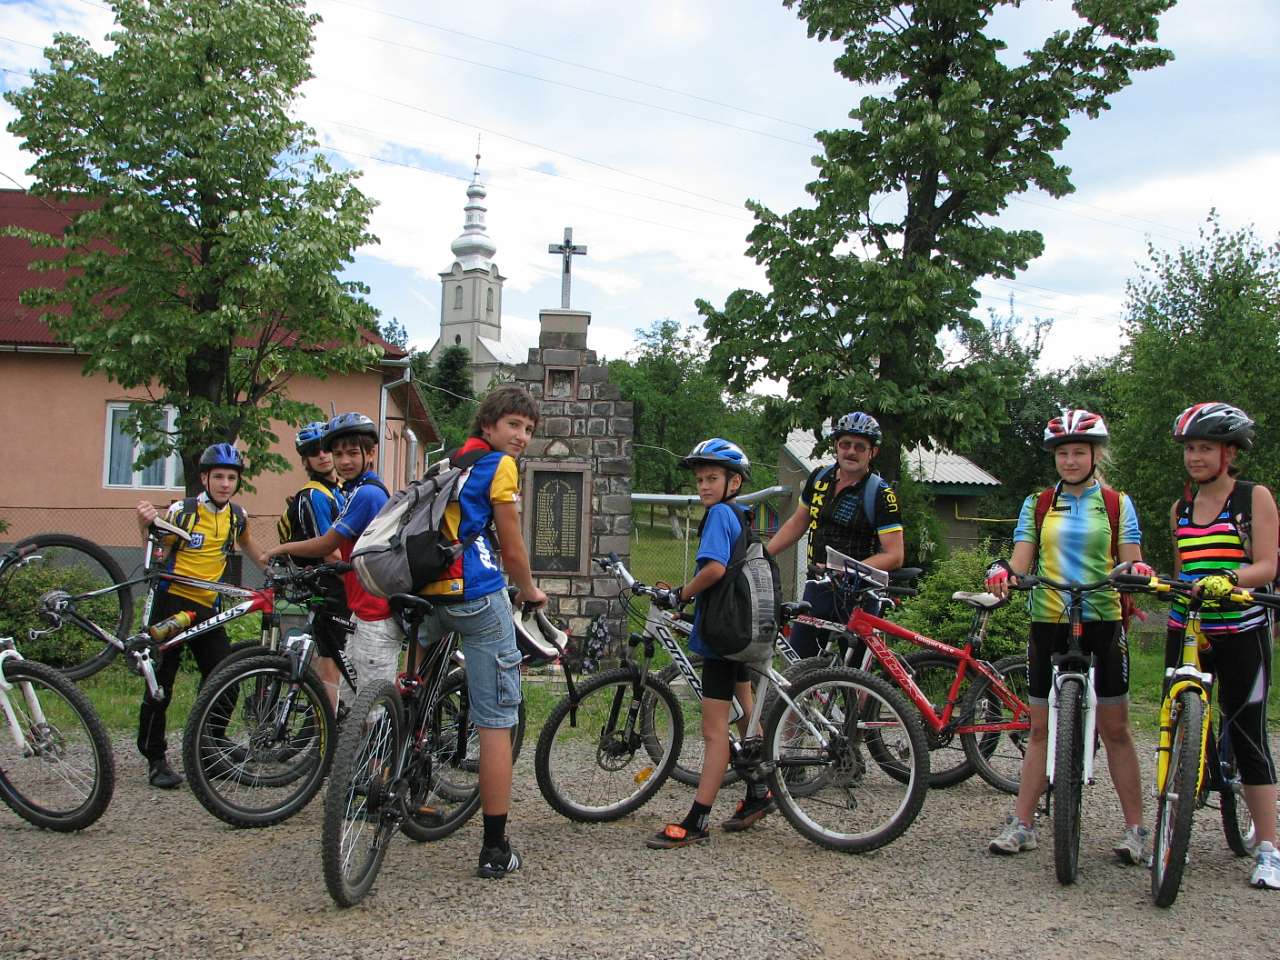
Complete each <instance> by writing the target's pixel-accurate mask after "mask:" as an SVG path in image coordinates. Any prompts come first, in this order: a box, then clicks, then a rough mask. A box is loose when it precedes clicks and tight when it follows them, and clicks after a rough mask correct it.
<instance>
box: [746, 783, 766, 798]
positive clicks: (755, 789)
mask: <svg viewBox="0 0 1280 960" xmlns="http://www.w3.org/2000/svg"><path fill="white" fill-rule="evenodd" d="M768 795H769V784H768V783H766V782H765V781H764V780H748V781H747V799H748V800H763V799H764V798H765V797H767V796H768Z"/></svg>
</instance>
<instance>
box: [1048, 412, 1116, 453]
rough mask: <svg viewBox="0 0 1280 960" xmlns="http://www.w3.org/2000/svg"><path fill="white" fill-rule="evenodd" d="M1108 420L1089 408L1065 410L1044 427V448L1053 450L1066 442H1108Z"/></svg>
mask: <svg viewBox="0 0 1280 960" xmlns="http://www.w3.org/2000/svg"><path fill="white" fill-rule="evenodd" d="M1110 439H1111V437H1110V434H1108V433H1107V424H1106V421H1104V420H1103V419H1102V417H1101V416H1099V415H1098V414H1096V413H1092V412H1090V411H1088V410H1063V411H1062V416H1060V417H1054V418H1053V419H1052V420H1050V421H1049V422H1048V423H1047V424H1046V425H1045V428H1044V448H1045V449H1046V450H1052V449H1053V448H1054V447H1057V446H1061V445H1062V444H1064V443H1093V444H1097V443H1106V442H1107V441H1108V440H1110Z"/></svg>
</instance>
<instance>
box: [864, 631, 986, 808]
mask: <svg viewBox="0 0 1280 960" xmlns="http://www.w3.org/2000/svg"><path fill="white" fill-rule="evenodd" d="M902 662H903V664H904V665H905V666H906V668H907V672H908V673H910V674H911V679H912V680H914V681H915V684H916V686H918V687H919V688H920V692H921V693H923V694H924V695H925V697H926V698H928V700H929V704H930V706H932V707H933V712H934V713H935V714H937V715H938V716H942V713H943V711H944V710H945V709H946V705H947V694H948V693H950V692H951V684H952V683H954V682H955V679H956V669H957V666H958V664H959V661H957V660H954V659H952V658H951V657H947V656H944V655H942V654H939V653H932V652H930V651H927V650H926V651H922V652H920V653H913V654H909V655H908V656H906V657H903V658H902ZM877 667H879V664H877ZM880 669H882V668H880ZM876 675H877V676H879V675H880V673H879V670H877V673H876ZM982 679H983V680H984V681H985V679H986V678H985V677H984V678H982ZM972 685H973V684H972V681H971V680H970V679H968V678H966V681H965V683H963V684H962V685H961V687H960V691H959V692H958V693H957V695H956V699H957V702H963V700H964V698H965V697H966V696H967V695H968V692H969V688H970V687H971V686H972ZM895 686H896V684H895ZM953 716H960V714H959V713H958V712H953ZM921 726H922V727H923V729H924V735H925V739H926V741H927V742H928V744H929V786H930V787H951V786H955V785H956V784H957V783H960V782H962V781H964V780H967V779H969V777H971V776H973V764H972V763H971V762H970V761H969V758H968V757H967V756H966V755H965V752H964V750H963V748H962V747H961V745H960V744H959V743H958V742H956V739H955V737H954V735H952V734H949V733H939V734H935V733H934V732H933V731H932V730H931V729H929V727H928V726H926V725H925V724H924V723H923V722H922V723H921ZM867 749H868V750H869V751H870V753H871V756H873V757H874V758H875V761H876V763H878V764H880V765H881V766H882V767H883V768H884V772H885V773H887V774H888V775H889V776H891V777H894V778H895V779H898V780H901V781H903V782H906V778H907V777H908V776H909V775H910V771H909V770H907V768H906V767H904V766H903V765H902V764H901V763H900V762H898V761H897V760H896V759H894V758H893V757H892V756H891V755H889V753H888V752H887V751H885V750H884V749H882V748H881V746H880V743H879V737H878V736H877V735H876V734H875V732H874V731H871V732H870V733H868V735H867Z"/></svg>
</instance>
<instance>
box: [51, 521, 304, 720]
mask: <svg viewBox="0 0 1280 960" xmlns="http://www.w3.org/2000/svg"><path fill="white" fill-rule="evenodd" d="M167 536H174V537H178V538H179V539H181V540H183V541H188V542H189V541H190V539H191V535H190V534H189V533H187V531H186V530H183V529H182V528H181V527H178V526H175V525H173V524H171V523H169V522H168V521H166V520H163V519H161V518H158V517H157V518H156V519H155V520H154V521H153V522H152V524H151V526H150V527H149V528H148V532H147V546H146V552H145V554H144V558H143V574H142V576H139V577H135V578H133V579H130V580H122V581H121V582H119V583H116V584H113V585H111V586H108V587H103V588H101V589H96V590H90V591H87V592H81V591H79V589H78V587H73V588H71V589H68V588H67V587H57V586H55V587H53V588H51V589H49V590H47V591H46V592H45V593H43V594H42V595H41V596H40V597H39V599H38V600H37V601H36V604H35V613H36V616H37V617H38V619H39V622H40V626H38V627H32V628H30V629H29V630H28V632H27V633H28V636H29V637H30V638H31V639H36V638H40V637H45V636H48V635H52V634H56V635H58V636H60V637H63V638H65V641H66V642H65V647H66V649H67V650H86V649H88V650H92V651H93V652H92V654H90V655H88V656H86V657H85V658H84V659H82V660H79V661H77V662H76V663H75V664H73V665H72V666H69V667H66V668H63V669H62V672H63V673H64V674H66V675H67V676H69V677H79V678H83V677H87V676H91V675H92V674H93V673H96V672H97V671H98V670H101V669H102V667H104V666H106V664H108V663H110V662H111V660H112V659H113V658H115V657H116V655H117V654H123V655H124V657H125V660H126V662H127V665H128V667H129V669H130V670H132V671H133V672H134V673H136V674H138V675H139V676H141V677H143V678H144V680H145V681H146V684H147V692H148V694H149V695H150V696H151V697H152V698H153V699H158V698H159V697H160V687H159V684H158V683H157V681H156V678H155V663H156V658H157V657H158V656H159V654H161V653H165V652H167V651H169V650H172V649H174V648H175V647H178V646H181V645H182V644H184V643H186V642H188V641H189V640H192V639H194V638H195V637H198V636H200V635H201V634H203V633H207V632H209V631H210V630H214V629H216V628H218V627H221V626H224V625H226V624H227V623H230V622H231V621H232V620H236V619H239V618H240V617H244V616H248V615H249V614H252V613H260V614H262V638H261V641H260V642H259V643H242V644H238V645H237V646H235V647H233V648H232V652H231V655H230V656H231V657H243V656H252V655H254V654H257V653H268V652H270V651H272V650H274V649H276V648H278V646H279V634H280V621H279V617H278V615H277V614H276V611H275V595H276V591H277V589H279V588H281V587H282V586H283V585H285V584H286V583H288V582H290V581H291V580H292V579H294V578H296V576H297V575H296V574H295V573H292V572H290V568H289V567H288V566H285V565H273V566H272V567H271V569H269V570H268V571H267V582H266V585H265V586H264V587H263V588H262V589H260V590H248V589H245V588H243V587H236V586H232V585H231V584H227V583H221V582H219V581H213V580H201V579H198V578H196V577H184V576H179V575H178V574H174V573H169V572H168V571H164V570H158V569H154V568H153V564H154V563H155V561H156V560H157V559H159V558H160V557H161V556H163V549H162V547H161V540H162V539H163V538H164V537H167ZM46 569H57V568H48V567H46ZM162 584H183V585H186V586H190V587H195V588H197V589H200V590H209V591H212V592H213V593H216V594H218V595H219V596H220V597H227V598H230V599H234V600H237V601H239V602H237V603H235V604H234V605H233V606H231V607H228V608H227V609H225V610H222V611H221V612H219V613H217V614H215V615H213V616H212V617H209V618H208V619H206V620H202V621H200V622H199V623H196V624H194V625H192V626H190V627H187V628H186V629H184V630H181V631H179V632H178V633H176V634H174V635H173V636H171V637H168V638H167V639H165V640H163V641H157V640H155V639H153V638H152V636H151V633H150V632H149V630H148V629H146V628H144V629H141V630H139V631H138V632H136V633H133V634H128V635H126V636H123V637H121V636H119V635H118V624H119V622H120V621H119V619H118V618H117V616H116V611H117V610H119V609H123V607H124V606H125V605H128V606H130V608H131V605H132V600H131V599H128V598H131V596H132V590H133V588H134V587H136V586H139V585H145V587H146V594H145V598H144V602H143V612H142V618H141V622H142V623H146V622H147V620H148V619H149V618H150V613H151V605H152V600H153V598H154V594H155V590H156V589H157V588H158V587H159V586H161V585H162ZM108 597H112V598H121V597H123V598H126V599H125V600H116V599H113V600H112V601H111V602H110V603H107V602H106V600H107V598H108ZM103 610H106V611H108V617H107V618H104V622H99V619H98V618H99V615H100V614H101V612H102V611H103ZM104 623H105V625H104ZM224 663H225V661H224Z"/></svg>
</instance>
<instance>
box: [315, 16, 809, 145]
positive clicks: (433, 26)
mask: <svg viewBox="0 0 1280 960" xmlns="http://www.w3.org/2000/svg"><path fill="white" fill-rule="evenodd" d="M327 2H329V3H333V4H337V5H339V6H344V7H352V8H354V9H356V10H363V11H365V12H367V13H380V14H382V15H383V16H384V17H388V18H391V19H395V20H403V21H405V22H406V23H415V24H417V25H418V26H421V27H426V28H428V29H429V30H438V31H440V32H441V33H451V34H453V35H454V36H457V37H465V38H466V39H468V40H475V41H477V42H478V43H487V44H490V45H492V46H495V47H502V48H504V49H506V50H514V51H515V52H516V53H523V54H525V55H527V56H530V57H537V58H538V59H540V60H548V61H550V62H552V63H559V64H562V65H564V66H567V67H574V68H575V69H578V70H587V71H589V72H591V73H598V74H600V75H601V76H604V77H612V78H614V79H615V80H625V81H627V82H628V83H634V84H638V85H639V86H642V87H649V88H650V89H653V90H660V91H662V92H663V93H671V94H675V95H676V96H678V97H688V98H689V99H690V100H697V101H699V102H701V103H707V104H711V105H712V106H716V107H724V108H725V109H726V110H735V111H737V112H738V113H745V114H747V115H749V116H753V117H759V118H760V119H762V120H772V121H774V122H775V123H785V124H787V125H788V126H791V127H797V128H799V129H800V130H804V131H805V132H806V133H817V130H816V129H815V128H813V127H810V126H807V125H805V124H803V123H796V122H795V121H794V120H788V119H786V118H785V117H775V116H773V115H772V114H768V113H760V112H759V111H756V110H750V109H748V108H746V107H739V106H736V105H734V104H732V103H726V102H725V101H723V100H715V99H712V98H711V97H704V96H700V95H699V94H696V93H689V92H688V91H687V90H677V89H676V88H674V87H664V86H663V85H662V84H659V83H654V82H652V81H650V80H641V79H639V78H637V77H631V76H627V75H626V74H624V73H615V72H614V71H612V70H604V69H602V68H600V67H593V66H590V65H589V64H585V63H578V62H577V61H574V60H566V59H564V58H562V57H553V56H551V55H550V54H547V53H539V52H538V51H537V50H530V49H529V48H527V47H519V46H516V45H515V44H512V43H505V42H503V41H501V40H492V39H490V38H489V37H482V36H479V35H478V34H474V33H466V32H464V31H462V30H455V29H453V28H451V27H445V26H442V25H440V24H438V23H430V22H428V21H426V20H417V19H414V18H413V17H406V16H403V15H401V14H398V13H391V12H389V11H386V10H380V9H377V8H375V7H366V6H363V5H361V4H358V3H351V2H349V0H327Z"/></svg>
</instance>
